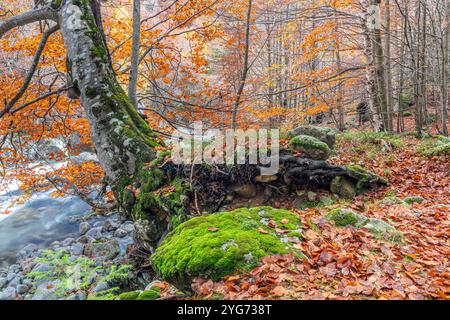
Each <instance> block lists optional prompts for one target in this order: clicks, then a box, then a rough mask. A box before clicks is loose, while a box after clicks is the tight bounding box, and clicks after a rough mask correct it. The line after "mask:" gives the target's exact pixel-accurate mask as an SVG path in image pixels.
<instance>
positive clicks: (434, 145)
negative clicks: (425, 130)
mask: <svg viewBox="0 0 450 320" xmlns="http://www.w3.org/2000/svg"><path fill="white" fill-rule="evenodd" d="M416 152H417V153H419V154H420V155H422V156H425V157H436V156H445V155H450V138H447V137H444V136H430V137H427V138H425V139H424V140H423V141H422V143H421V144H420V145H419V146H418V147H417V149H416Z"/></svg>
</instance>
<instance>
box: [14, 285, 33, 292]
mask: <svg viewBox="0 0 450 320" xmlns="http://www.w3.org/2000/svg"><path fill="white" fill-rule="evenodd" d="M16 290H17V292H18V293H19V294H24V293H27V292H28V290H30V288H29V287H28V286H27V285H26V284H20V285H18V286H17V287H16Z"/></svg>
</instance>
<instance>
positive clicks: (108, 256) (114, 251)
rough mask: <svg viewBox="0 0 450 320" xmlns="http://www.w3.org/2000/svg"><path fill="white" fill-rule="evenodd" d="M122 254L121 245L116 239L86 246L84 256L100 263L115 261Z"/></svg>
mask: <svg viewBox="0 0 450 320" xmlns="http://www.w3.org/2000/svg"><path fill="white" fill-rule="evenodd" d="M119 253H120V246H119V243H118V242H117V241H116V240H115V239H109V240H107V241H104V242H93V243H89V244H86V245H85V247H84V255H86V256H87V257H89V258H92V259H96V260H99V261H108V260H112V259H114V258H115V257H116V256H117V255H119Z"/></svg>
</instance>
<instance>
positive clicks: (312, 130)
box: [289, 126, 336, 149]
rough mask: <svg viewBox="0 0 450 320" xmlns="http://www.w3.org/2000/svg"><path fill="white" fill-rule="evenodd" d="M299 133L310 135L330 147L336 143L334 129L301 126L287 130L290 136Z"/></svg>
mask: <svg viewBox="0 0 450 320" xmlns="http://www.w3.org/2000/svg"><path fill="white" fill-rule="evenodd" d="M299 135H305V136H311V137H314V138H316V139H319V140H320V141H322V142H325V143H326V144H327V145H328V147H329V148H330V149H333V147H334V145H335V143H336V133H335V132H334V130H332V129H330V128H325V127H317V126H301V127H298V128H295V129H294V130H292V131H291V132H289V136H290V137H291V138H293V137H295V136H299Z"/></svg>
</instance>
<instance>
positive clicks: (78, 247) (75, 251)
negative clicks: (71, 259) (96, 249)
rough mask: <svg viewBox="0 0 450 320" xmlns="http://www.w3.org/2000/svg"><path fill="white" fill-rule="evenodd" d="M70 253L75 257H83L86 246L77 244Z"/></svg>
mask: <svg viewBox="0 0 450 320" xmlns="http://www.w3.org/2000/svg"><path fill="white" fill-rule="evenodd" d="M69 251H70V253H71V254H73V255H75V256H81V255H82V254H83V251H84V245H83V244H81V243H79V242H76V243H74V244H73V245H72V246H71V247H70V249H69Z"/></svg>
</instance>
